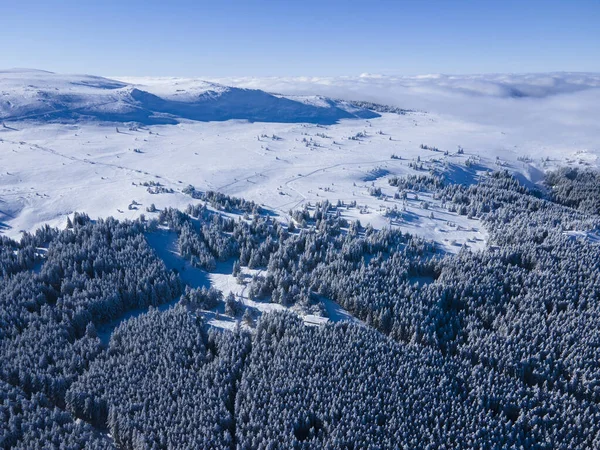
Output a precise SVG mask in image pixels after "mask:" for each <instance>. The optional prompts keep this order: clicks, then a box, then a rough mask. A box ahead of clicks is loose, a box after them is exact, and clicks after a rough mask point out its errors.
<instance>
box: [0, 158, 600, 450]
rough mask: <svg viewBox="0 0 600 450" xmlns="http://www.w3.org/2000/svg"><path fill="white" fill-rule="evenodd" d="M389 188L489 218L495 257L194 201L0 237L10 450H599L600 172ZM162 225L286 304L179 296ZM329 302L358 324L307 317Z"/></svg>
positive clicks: (327, 213)
mask: <svg viewBox="0 0 600 450" xmlns="http://www.w3.org/2000/svg"><path fill="white" fill-rule="evenodd" d="M390 185H392V186H393V187H395V188H397V190H398V192H397V195H398V197H399V198H400V197H401V196H402V195H405V194H406V192H407V191H411V192H417V193H419V192H427V193H428V194H431V195H432V196H433V198H435V199H436V201H439V202H441V204H443V205H444V207H445V208H446V209H447V210H448V211H453V212H456V213H457V214H461V215H468V216H469V217H473V218H478V219H479V220H480V221H481V223H482V225H483V227H484V228H485V229H486V230H487V232H488V234H489V239H488V243H487V247H486V249H485V250H483V251H475V250H472V249H470V248H468V247H467V246H464V247H463V248H462V249H461V250H460V251H459V252H458V253H457V254H449V253H445V252H444V251H443V250H442V249H441V248H440V247H439V246H438V245H437V244H436V243H434V242H431V241H427V240H425V239H422V238H419V237H416V236H413V235H410V234H407V233H405V232H402V231H400V230H399V229H397V228H385V229H381V230H376V229H374V228H372V227H371V226H370V225H363V224H361V223H360V222H359V221H357V220H352V219H348V218H347V215H346V214H345V211H347V209H348V207H349V205H345V204H344V203H342V202H338V203H337V204H332V203H329V202H327V201H325V202H323V203H319V204H316V205H311V206H308V205H307V206H305V207H304V208H303V209H300V210H295V211H291V212H290V217H289V218H287V219H286V220H285V221H284V220H281V219H282V218H281V217H273V216H272V214H270V212H269V211H267V210H265V209H263V208H261V207H260V206H259V205H257V204H254V203H253V202H249V201H245V200H243V199H238V198H234V197H229V196H226V195H223V194H219V193H214V192H206V193H205V192H199V191H196V190H195V188H194V187H193V186H190V187H188V188H186V190H187V192H188V193H189V194H190V195H191V196H192V197H193V198H194V200H195V203H194V204H193V205H190V206H189V207H188V208H187V209H186V210H185V211H180V210H176V209H169V208H167V209H163V210H160V211H158V210H157V211H156V212H150V213H149V214H147V216H146V217H141V218H140V219H138V220H136V221H117V220H115V219H112V218H108V219H105V220H103V219H98V220H92V219H90V217H88V216H87V215H85V214H75V215H74V217H72V218H71V219H69V222H68V224H67V227H66V228H65V229H62V230H58V229H53V228H50V227H47V226H46V227H44V228H41V229H39V230H37V231H36V232H35V233H33V234H29V233H25V234H23V237H22V239H21V240H20V241H19V242H17V241H13V240H10V239H8V238H5V237H0V276H1V277H2V278H1V283H0V362H1V364H0V396H1V401H0V419H1V420H0V422H1V431H0V447H2V448H18V449H34V448H57V449H84V448H86V449H87V448H91V449H96V448H98V449H100V448H102V449H104V448H121V449H175V448H181V449H188V448H189V449H199V448H207V449H277V448H282V449H289V448H295V449H321V448H328V449H388V448H389V449H395V448H398V449H421V448H422V449H453V448H460V449H528V448H535V449H565V450H567V449H568V450H571V449H586V448H600V364H599V361H600V238H599V236H600V204H599V201H600V200H599V199H600V175H599V174H598V173H597V172H593V171H590V170H581V169H562V170H558V171H555V172H551V173H549V174H548V176H547V179H546V182H545V185H544V186H542V187H541V189H534V188H531V187H527V186H524V185H522V184H520V183H519V182H518V181H517V180H516V179H515V178H513V177H512V176H511V175H510V174H509V173H508V172H503V171H499V172H494V173H490V174H488V175H486V176H483V177H482V178H481V179H480V181H479V182H478V183H477V184H473V185H459V184H451V183H448V182H447V181H446V180H445V179H444V178H443V175H439V174H438V175H436V174H428V175H419V176H412V177H404V178H396V177H394V178H391V179H390ZM166 229H168V230H170V231H171V232H174V233H176V234H177V245H178V249H179V253H180V255H181V257H182V258H184V259H185V260H186V261H188V263H189V264H190V267H192V268H194V269H195V270H199V271H203V272H213V271H215V270H217V268H218V267H223V265H225V266H227V267H231V272H232V276H233V277H234V278H237V279H238V280H239V283H243V284H244V285H245V287H246V289H247V294H248V297H249V298H251V299H253V300H254V301H257V302H265V303H274V304H277V305H278V306H281V307H285V309H286V310H283V311H278V312H272V313H264V314H259V313H258V311H256V310H255V309H254V308H252V307H250V306H249V305H247V304H245V303H244V302H243V301H241V300H240V299H239V298H236V297H235V296H233V295H226V293H223V292H221V291H218V290H217V289H215V288H212V287H211V288H208V289H207V288H205V287H202V288H200V287H191V286H188V285H186V283H185V282H184V281H183V279H182V278H183V276H182V274H181V273H180V272H179V271H177V270H173V269H169V268H168V267H167V266H166V265H165V262H164V261H163V260H162V259H161V258H160V257H159V255H158V254H157V252H156V251H155V250H154V249H153V248H152V247H151V246H150V244H149V243H148V238H149V236H151V235H152V234H153V233H158V232H160V231H161V230H162V231H164V230H166ZM226 263H227V264H226ZM229 263H230V264H229ZM228 264H229V265H228ZM324 299H326V300H327V301H330V302H335V303H336V304H338V305H339V306H340V307H342V308H344V309H345V310H346V311H348V312H349V313H350V314H351V315H352V316H353V317H354V318H355V320H353V321H341V322H336V323H333V322H332V323H327V324H325V325H319V326H311V325H307V324H305V322H304V321H303V320H302V318H301V316H302V314H304V313H310V314H314V315H326V314H327V311H326V308H325V307H324ZM221 307H222V308H221ZM280 309H282V308H280ZM215 311H217V312H216V313H215ZM223 311H224V312H223ZM215 314H223V315H225V316H227V317H231V318H237V319H240V320H239V321H238V322H237V325H236V326H235V327H234V328H233V329H223V328H219V327H216V326H213V325H211V324H210V323H209V322H210V320H209V318H211V317H214V315H215ZM112 325H114V326H112ZM107 330H108V331H107Z"/></svg>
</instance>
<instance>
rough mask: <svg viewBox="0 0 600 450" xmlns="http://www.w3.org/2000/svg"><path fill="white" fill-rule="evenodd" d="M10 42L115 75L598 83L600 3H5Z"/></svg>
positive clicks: (6, 48) (40, 62)
mask: <svg viewBox="0 0 600 450" xmlns="http://www.w3.org/2000/svg"><path fill="white" fill-rule="evenodd" d="M0 39H1V41H2V51H1V52H0V68H12V67H28V68H39V69H46V70H51V71H56V72H65V73H91V74H98V75H107V76H110V75H157V76H158V75H161V76H162V75H165V76H168V75H173V76H289V75H318V76H337V75H358V74H360V73H364V72H369V73H385V74H396V75H414V74H424V73H489V72H547V71H596V72H600V0H571V1H568V0H563V1H553V0H546V1H538V0H523V1H512V0H503V1H486V0H479V1H461V0H456V1H451V0H446V1H444V0H440V1H438V0H429V1H418V0H414V1H400V0H397V1H384V0H380V1H377V0H361V1H355V0H344V1H338V0H320V1H313V0H305V1H292V0H288V1H284V0H281V1H254V0H246V1H241V0H231V1H227V0H221V1H213V2H203V1H194V0H185V1H184V0H182V1H177V0H173V1H166V0H163V1H155V0H144V1H137V0H135V1H127V0H122V1H113V0H101V1H91V0H78V1H74V0H62V1H53V0H46V1H39V0H38V1H32V0H19V1H2V2H0Z"/></svg>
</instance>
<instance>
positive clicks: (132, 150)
mask: <svg viewBox="0 0 600 450" xmlns="http://www.w3.org/2000/svg"><path fill="white" fill-rule="evenodd" d="M34 75H35V76H34V78H35V79H36V80H37V81H36V83H38V84H39V85H41V87H42V88H43V89H42V88H40V86H37V87H36V86H35V85H31V86H22V84H23V83H21V85H19V80H20V78H19V76H20V75H19V74H15V73H13V72H10V73H8V74H6V73H5V74H4V78H2V77H0V81H1V83H0V90H1V91H2V94H3V98H5V99H8V98H10V99H11V100H4V102H5V104H6V102H12V103H15V102H17V100H18V99H19V98H20V99H21V100H20V101H21V103H22V104H20V106H19V107H20V108H21V109H23V110H24V111H25V110H27V108H29V107H30V106H31V105H30V106H27V105H26V103H27V102H25V101H24V100H23V98H25V97H24V96H26V94H25V93H27V92H29V93H30V94H31V95H34V93H35V95H34V97H35V102H39V101H41V100H40V95H41V94H40V92H42V93H43V94H44V95H42V100H43V98H45V99H46V101H48V102H51V101H54V100H56V99H53V98H52V86H55V85H56V84H57V83H59V81H60V82H61V83H63V84H64V83H67V84H68V83H71V84H73V83H75V84H73V86H74V87H73V89H75V90H79V89H93V90H98V89H101V90H102V92H103V94H105V95H108V94H107V92H105V91H106V90H108V91H111V92H112V91H115V90H123V89H129V90H131V86H132V85H130V84H125V83H122V82H116V81H110V82H109V81H106V79H103V78H93V77H92V78H83V79H82V78H81V77H80V78H73V77H71V78H69V77H67V80H66V81H65V80H64V79H62V78H60V77H61V76H57V75H53V74H52V75H44V74H43V73H39V72H36V73H35V74H34ZM27 76H29V77H31V76H33V75H27ZM21 77H24V75H21ZM56 77H58V81H57V80H56ZM7 79H8V80H9V81H10V82H8V81H6V80H7ZM61 80H62V81H61ZM77 80H79V81H77ZM103 80H104V81H103ZM426 80H427V83H430V84H431V80H429V79H426ZM569 80H571V79H569ZM586 80H587V79H586ZM125 81H127V82H135V83H136V84H135V89H138V90H143V91H144V92H147V93H149V95H157V96H160V98H161V99H166V100H165V101H173V99H177V101H181V102H187V101H190V99H197V98H198V96H203V95H206V93H207V92H209V91H210V92H213V93H214V92H216V94H214V95H217V96H218V95H219V92H221V90H222V89H226V88H218V87H215V86H217V85H214V84H207V83H203V82H200V81H197V80H181V79H167V80H166V79H159V80H154V81H153V80H149V79H144V80H140V79H137V80H125ZM84 82H85V83H84ZM388 82H389V80H388ZM77 83H79V84H77ZM81 83H84V85H83V86H82V85H81ZM298 83H299V85H302V86H304V85H303V84H302V83H301V82H300V81H298ZM361 83H362V84H361V89H362V91H360V92H364V91H368V87H369V86H372V87H373V92H375V93H381V90H382V87H381V86H382V81H381V79H380V78H376V77H363V78H362V79H361ZM445 83H446V84H449V83H450V82H449V81H447V80H446V81H445ZM569 83H570V84H569ZM569 83H567V82H565V83H563V84H560V85H559V87H560V89H562V90H558V93H556V95H554V96H553V97H551V96H549V95H548V96H543V97H542V98H537V97H536V98H533V97H526V98H514V97H509V98H498V97H497V96H496V97H494V99H493V100H494V102H499V103H498V104H497V105H496V106H497V107H494V105H495V103H492V104H490V108H491V109H490V111H489V117H483V115H482V117H481V119H480V118H479V116H477V115H476V114H475V113H471V112H469V105H468V104H465V102H468V101H471V102H472V104H473V105H474V109H477V108H481V107H482V105H483V104H484V103H482V102H484V100H482V99H481V98H480V97H481V95H482V94H480V97H474V96H473V95H474V94H472V93H469V94H468V95H466V94H465V95H463V96H460V95H459V94H457V93H456V92H455V91H456V90H457V89H458V88H456V87H455V85H452V86H454V87H453V89H455V90H454V91H452V92H451V93H448V92H446V91H444V92H441V91H440V92H437V91H436V92H437V93H436V94H435V95H437V96H438V97H437V98H438V100H439V102H438V106H439V107H438V108H435V107H434V108H433V109H432V110H429V111H427V112H424V111H418V112H413V113H408V114H405V115H401V114H395V113H380V117H375V118H370V119H360V118H353V119H340V120H339V121H338V123H333V124H328V125H323V124H319V123H303V122H299V123H277V122H248V121H245V120H228V121H218V122H210V121H209V122H203V121H193V120H188V119H185V118H182V117H179V118H177V123H176V124H162V125H142V126H137V127H130V126H129V125H125V124H124V123H116V122H104V121H99V120H98V118H97V117H95V118H94V120H91V119H89V118H88V119H84V118H81V117H79V118H77V119H76V120H72V119H69V120H67V119H65V120H63V121H62V122H63V123H57V122H56V121H54V122H52V121H48V120H46V121H44V120H41V118H40V117H38V118H37V119H36V120H9V119H5V120H4V123H3V125H0V225H1V226H2V229H3V232H4V233H5V234H7V235H9V236H12V237H18V235H19V233H20V231H21V230H28V231H30V230H33V229H35V228H37V227H39V226H40V225H42V224H44V223H49V224H50V225H55V226H64V224H65V223H66V217H67V215H69V214H71V213H73V212H74V211H80V212H87V213H88V214H89V215H90V216H92V217H106V216H115V217H117V218H121V219H123V218H135V217H137V216H139V215H140V214H146V215H147V216H151V215H152V214H151V213H147V212H146V208H147V207H148V206H150V205H151V204H155V206H156V207H157V208H159V209H160V208H163V207H165V206H174V207H185V206H186V205H187V204H188V203H190V202H193V201H194V200H193V199H191V198H190V197H189V196H187V195H185V194H183V193H182V190H183V189H184V188H185V187H186V186H188V185H190V184H191V185H194V186H195V187H196V188H197V189H200V190H208V189H211V190H216V191H220V192H223V193H226V194H230V195H235V196H240V197H244V198H247V199H249V200H254V201H256V202H258V203H261V204H263V205H265V206H266V207H267V208H268V209H270V210H271V211H272V212H273V213H274V214H277V215H279V216H280V218H281V220H284V221H285V220H288V218H287V213H288V211H289V210H290V209H294V208H300V207H302V206H303V204H306V203H308V202H311V203H314V202H318V201H322V200H324V199H328V200H330V201H332V202H336V201H337V200H341V201H343V202H344V203H346V204H349V203H351V202H356V203H357V207H355V208H348V209H347V211H345V215H346V216H348V217H350V218H357V219H359V220H360V221H361V223H363V225H364V224H367V223H371V224H372V225H373V226H375V227H384V226H399V227H401V228H402V229H405V230H407V231H409V232H412V233H416V234H419V235H421V236H424V237H426V238H430V239H434V240H436V241H438V242H439V243H440V244H441V245H442V246H444V248H445V249H446V250H448V251H456V250H457V249H458V248H460V246H461V245H462V244H464V243H466V244H467V245H469V246H471V247H475V248H481V247H483V246H484V245H485V241H486V232H485V230H484V229H483V228H482V227H481V224H480V222H479V221H477V220H471V219H468V218H466V217H464V216H458V215H456V214H453V213H449V212H447V211H445V210H443V209H442V208H440V207H439V205H438V204H437V202H436V201H435V200H433V199H431V198H427V196H423V195H420V197H419V198H418V199H416V198H415V196H414V195H412V194H411V195H409V198H408V199H407V200H405V201H404V200H395V199H394V198H393V194H394V192H395V191H396V188H394V187H391V186H390V185H389V184H388V179H389V177H391V176H394V175H403V174H411V173H412V174H416V173H427V170H428V169H435V170H437V171H441V172H444V173H445V174H446V176H447V177H448V178H449V179H450V180H452V181H455V182H459V183H471V182H474V181H476V179H477V177H478V176H480V174H481V173H482V172H484V171H486V170H488V169H491V170H494V169H497V168H507V169H509V170H511V171H513V172H515V173H516V174H517V175H518V176H519V177H521V178H522V179H523V180H524V181H525V182H532V183H537V182H539V181H540V180H541V179H542V177H543V172H544V171H545V170H547V169H550V168H554V167H558V166H561V165H568V164H570V165H577V166H587V165H591V166H597V165H598V163H599V159H598V156H599V154H600V139H599V138H600V127H597V126H596V128H594V127H592V126H591V125H590V124H591V122H594V123H595V120H593V119H592V118H590V117H589V114H590V113H591V112H593V111H596V110H597V109H598V108H597V106H594V105H591V104H590V101H592V100H594V99H595V98H596V97H597V96H598V91H599V90H598V89H597V88H596V87H594V86H593V85H592V82H591V81H589V80H587V81H586V83H587V84H584V87H583V88H582V87H580V85H577V86H579V87H577V86H576V88H574V87H572V86H574V85H576V83H575V82H574V81H572V80H571V81H569ZM304 84H305V85H307V84H306V83H304ZM388 84H389V83H388ZM488 84H489V83H488ZM496 84H498V82H496ZM521 84H523V82H522V83H521ZM530 84H531V83H530ZM90 85H91V86H92V88H90ZM289 85H290V82H289V81H288V87H289ZM365 85H366V87H365ZM32 86H33V87H32ZM59 86H62V85H61V84H60V83H59ZM312 86H313V87H314V89H315V93H318V94H321V93H322V92H319V91H318V89H319V86H320V85H319V84H318V83H314V82H313V84H312ZM343 86H344V85H343V84H340V85H339V86H338V89H337V91H334V90H333V88H331V86H330V87H329V90H331V91H332V92H333V93H342V92H341V91H342V90H343V89H342V88H343ZM485 86H488V85H485ZM565 86H566V87H565ZM243 87H256V86H254V85H249V83H246V85H244V86H243ZM260 87H262V88H265V89H266V88H267V87H268V84H267V83H266V82H264V81H263V82H262V84H260ZM277 87H279V88H281V87H285V86H283V85H281V84H279V85H278V84H277V83H274V82H273V88H277ZM459 87H460V88H461V89H462V90H465V89H466V88H465V87H464V86H462V85H460V86H459ZM17 88H18V89H17ZM63 88H64V86H62V87H60V89H63ZM584 88H585V89H587V90H584ZM36 89H37V90H36ZM57 89H59V88H57ZM60 89H59V90H60ZM211 89H212V90H211ZM220 89H221V90H220ZM389 89H390V92H391V93H394V92H397V88H394V86H392V87H390V88H389ZM421 89H422V88H421ZM521 89H522V90H524V89H525V88H523V87H521ZM528 89H529V90H528V91H527V90H525V91H524V92H526V93H531V92H533V93H535V92H538V93H539V92H541V88H539V89H538V91H535V90H532V88H531V87H529V88H528ZM557 89H558V88H557ZM273 90H275V89H273ZM282 90H283V89H282ZM288 91H289V92H284V93H286V94H290V95H291V94H293V93H294V92H292V89H288ZM32 92H34V93H32ZM77 92H79V91H77ZM85 92H86V95H88V94H90V91H89V90H87V91H85ZM353 92H354V93H355V95H358V94H356V92H357V91H356V90H354V91H353ZM411 92H412V94H415V91H414V89H413V91H411ZM543 92H546V91H543ZM301 93H303V94H306V93H307V92H301ZM583 93H586V95H587V96H588V97H589V98H590V99H591V100H589V101H588V100H585V99H583V97H582V95H583ZM19 95H20V96H21V97H19ZM90 95H92V94H90ZM110 95H114V93H113V94H110ZM211 95H213V94H211ZM435 95H434V94H432V89H429V90H428V91H424V92H423V96H424V97H426V98H427V99H428V102H429V103H431V102H433V100H432V99H434V98H435ZM540 95H541V94H540ZM488 97H489V95H488V96H487V97H485V98H486V99H487V100H485V101H490V100H489V99H488ZM78 98H80V97H78ZM291 98H293V97H291V96H290V99H291ZM348 98H350V97H348ZM15 99H17V100H15ZM354 99H355V98H353V100H354ZM366 99H367V100H372V99H373V98H366ZM88 100H89V99H88ZM378 100H380V101H381V100H383V99H380V98H378ZM290 101H291V100H290ZM323 101H325V100H323V99H322V98H321V97H304V99H303V101H302V102H298V103H301V104H311V105H316V106H314V107H320V108H325V107H327V105H328V103H327V101H325V104H323V103H322V102H323ZM397 101H398V99H397V98H395V97H393V96H391V97H390V103H394V104H396V106H405V107H406V108H411V107H413V104H410V102H408V103H409V104H406V105H398V104H397ZM452 102H454V104H455V106H456V111H457V112H456V113H451V112H450V108H449V107H448V104H451V103H452ZM549 102H550V103H549ZM17 103H18V102H17ZM340 104H341V103H337V105H340ZM432 104H433V103H432ZM549 104H551V105H553V109H552V108H550V109H549V110H548V111H549V114H554V115H553V116H549V117H548V118H547V120H546V119H544V117H541V116H540V114H541V109H540V108H542V107H544V106H548V105H549ZM559 105H561V106H560V108H559ZM4 106H6V105H4ZM67 106H69V105H67ZM113 106H114V105H113ZM434 106H435V104H434ZM38 107H39V105H38ZM557 110H559V111H560V112H561V114H557V113H556V111H557ZM465 111H467V112H465ZM498 111H500V112H502V113H510V114H511V115H512V116H511V117H510V118H502V119H501V120H500V119H499V120H497V121H494V120H489V118H490V117H494V116H496V115H498V114H499V113H498ZM3 117H9V116H8V115H6V114H5V115H4V116H3ZM576 119H577V120H576ZM546 122H548V123H551V124H553V125H554V126H552V127H546V129H545V131H544V132H540V129H541V128H543V124H544V123H546ZM529 124H530V126H531V130H529V131H528V126H529ZM594 130H595V131H594ZM421 144H425V145H427V146H430V147H436V148H438V149H439V150H440V151H439V152H437V151H431V150H427V149H423V148H421V147H420V145H421ZM459 146H461V147H462V148H463V149H464V153H463V154H458V152H457V149H458V147H459ZM446 151H447V152H448V155H445V154H444V152H446ZM392 155H396V156H397V157H398V158H391V156H392ZM415 163H419V164H422V165H423V170H421V171H416V170H414V169H413V168H411V167H409V166H410V165H414V164H415ZM377 187H379V188H381V191H382V194H383V195H382V196H377V197H376V196H372V195H370V193H369V191H370V188H377ZM157 191H158V192H160V193H151V192H157ZM161 191H162V192H161ZM171 191H172V192H171ZM424 201H427V202H428V203H429V208H428V209H424V208H423V202H424ZM394 209H397V210H398V211H400V213H401V214H400V215H399V216H398V218H393V219H392V218H390V217H388V215H386V211H388V210H394Z"/></svg>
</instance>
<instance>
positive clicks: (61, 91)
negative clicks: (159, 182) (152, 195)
mask: <svg viewBox="0 0 600 450" xmlns="http://www.w3.org/2000/svg"><path fill="white" fill-rule="evenodd" d="M377 116H378V114H377V113H374V112H371V111H368V110H364V109H360V108H352V107H350V106H349V105H348V104H346V103H344V102H335V101H326V102H322V103H320V104H314V103H311V102H304V101H300V100H298V99H288V98H286V97H283V96H275V95H271V94H268V93H266V92H264V91H261V90H257V89H242V88H233V87H227V86H222V85H219V84H216V83H208V82H205V81H201V80H193V81H187V82H171V83H164V84H153V85H151V86H139V85H136V86H133V85H128V84H126V83H123V82H120V81H115V80H111V79H107V78H102V77H94V76H88V75H69V76H65V75H58V74H54V73H50V72H45V71H36V70H19V69H15V70H9V71H0V120H2V121H20V120H24V119H34V120H43V121H73V120H86V119H88V120H89V119H94V120H98V121H112V122H137V123H139V124H144V125H149V124H175V123H178V122H179V121H181V120H184V119H189V120H197V121H222V120H230V119H241V120H248V121H251V122H255V121H260V122H309V123H321V124H331V123H335V122H337V121H339V120H340V119H349V118H374V117H377Z"/></svg>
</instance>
